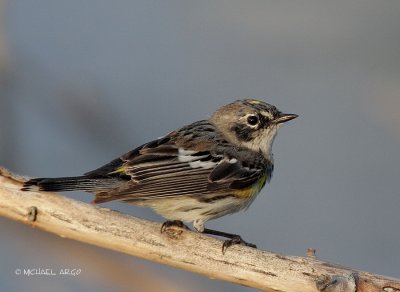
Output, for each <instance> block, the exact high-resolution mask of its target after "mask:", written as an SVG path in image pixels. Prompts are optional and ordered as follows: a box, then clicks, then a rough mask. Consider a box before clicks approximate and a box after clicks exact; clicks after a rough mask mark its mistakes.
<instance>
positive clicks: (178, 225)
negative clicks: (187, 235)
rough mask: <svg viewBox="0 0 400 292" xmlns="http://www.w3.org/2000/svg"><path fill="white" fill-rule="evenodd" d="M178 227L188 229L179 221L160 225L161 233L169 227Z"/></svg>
mask: <svg viewBox="0 0 400 292" xmlns="http://www.w3.org/2000/svg"><path fill="white" fill-rule="evenodd" d="M172 226H175V227H179V228H183V229H189V227H187V226H186V225H185V224H183V222H182V221H180V220H168V221H165V222H164V223H163V224H162V225H161V233H163V232H164V231H166V230H167V229H168V228H169V227H172Z"/></svg>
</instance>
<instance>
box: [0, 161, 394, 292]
mask: <svg viewBox="0 0 400 292" xmlns="http://www.w3.org/2000/svg"><path fill="white" fill-rule="evenodd" d="M23 181H24V178H22V177H18V176H16V175H13V174H12V173H10V172H8V171H7V170H5V169H2V168H0V215H1V216H4V217H8V218H10V219H13V220H17V221H20V222H22V223H25V224H30V225H31V226H33V227H36V228H40V229H43V230H46V231H48V232H51V233H55V234H58V235H59V236H61V237H67V238H71V239H74V240H79V241H82V242H86V243H89V244H93V245H97V246H101V247H103V248H107V249H112V250H115V251H119V252H123V253H126V254H129V255H133V256H137V257H140V258H144V259H147V260H151V261H155V262H159V263H163V264H167V265H170V266H173V267H176V268H180V269H183V270H187V271H191V272H194V273H198V274H202V275H205V276H207V277H209V278H213V279H219V280H225V281H229V282H233V283H237V284H241V285H245V286H249V287H253V288H258V289H262V290H268V291H291V292H308V291H326V292H328V291H332V292H335V291H358V292H365V291H386V292H400V280H399V279H394V278H389V277H384V276H379V275H375V274H371V273H367V272H361V271H356V270H353V269H349V268H345V267H341V266H338V265H334V264H330V263H326V262H322V261H319V260H317V259H316V258H315V256H309V257H295V256H286V255H279V254H275V253H271V252H267V251H261V250H257V249H253V248H249V247H244V246H232V247H230V248H229V249H228V250H227V251H226V253H225V255H223V254H222V252H221V245H222V241H220V240H217V239H215V238H212V237H209V236H206V235H203V234H199V233H195V232H191V231H188V230H181V229H168V231H167V232H165V233H160V226H161V225H160V224H158V223H154V222H150V221H147V220H143V219H139V218H135V217H132V216H128V215H125V214H121V213H119V212H116V211H112V210H109V209H105V208H100V207H97V206H93V205H89V204H86V203H82V202H79V201H75V200H72V199H69V198H66V197H64V196H60V195H58V194H54V193H44V192H22V191H20V188H21V186H22V182H23Z"/></svg>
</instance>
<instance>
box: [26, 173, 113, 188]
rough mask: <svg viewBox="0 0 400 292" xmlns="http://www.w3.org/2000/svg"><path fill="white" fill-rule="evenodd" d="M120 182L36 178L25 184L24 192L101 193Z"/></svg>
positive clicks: (99, 178) (87, 177)
mask: <svg viewBox="0 0 400 292" xmlns="http://www.w3.org/2000/svg"><path fill="white" fill-rule="evenodd" d="M119 183H121V182H120V180H118V179H117V178H113V177H101V176H97V177H91V176H86V175H83V176H72V177H56V178H34V179H31V180H28V181H26V182H25V183H24V186H23V187H22V190H23V191H44V192H64V191H86V192H101V191H107V190H110V189H113V188H115V187H116V186H117V185H118V184H119Z"/></svg>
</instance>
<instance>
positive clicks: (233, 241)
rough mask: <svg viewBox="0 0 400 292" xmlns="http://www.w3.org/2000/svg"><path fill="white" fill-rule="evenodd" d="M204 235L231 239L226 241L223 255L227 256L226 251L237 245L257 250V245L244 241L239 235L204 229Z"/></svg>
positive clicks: (223, 246) (223, 245)
mask: <svg viewBox="0 0 400 292" xmlns="http://www.w3.org/2000/svg"><path fill="white" fill-rule="evenodd" d="M203 233H206V234H211V235H216V236H221V237H226V238H229V239H227V240H225V241H224V243H223V244H222V253H223V254H225V251H226V250H227V248H228V247H230V246H232V245H235V244H241V245H245V246H249V247H253V248H257V246H256V245H255V244H252V243H249V242H246V241H244V240H243V239H242V237H241V236H240V235H237V234H232V233H227V232H223V231H218V230H213V229H208V228H204V230H203Z"/></svg>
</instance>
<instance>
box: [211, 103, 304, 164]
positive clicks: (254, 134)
mask: <svg viewBox="0 0 400 292" xmlns="http://www.w3.org/2000/svg"><path fill="white" fill-rule="evenodd" d="M296 117H297V115H295V114H284V113H282V112H280V111H279V110H278V109H277V108H276V107H275V106H273V105H270V104H268V103H265V102H263V101H259V100H254V99H244V100H237V101H235V102H233V103H230V104H227V105H225V106H223V107H221V108H219V109H218V110H217V111H216V112H214V114H213V115H212V116H211V117H210V119H209V121H210V122H211V123H212V124H214V125H215V126H216V127H217V129H218V130H219V131H220V132H221V133H222V134H223V135H224V136H225V138H226V139H227V140H228V141H230V142H231V143H233V144H235V145H238V146H240V147H245V148H248V149H251V150H253V151H261V152H262V153H263V155H264V156H265V157H266V158H268V159H272V154H271V147H272V143H273V141H274V138H275V136H276V133H277V130H278V129H279V127H280V126H281V125H282V124H283V123H285V122H287V121H290V120H292V119H294V118H296Z"/></svg>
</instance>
